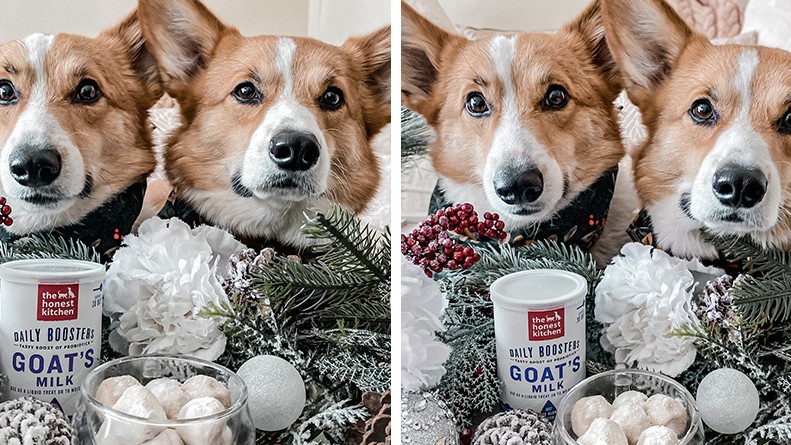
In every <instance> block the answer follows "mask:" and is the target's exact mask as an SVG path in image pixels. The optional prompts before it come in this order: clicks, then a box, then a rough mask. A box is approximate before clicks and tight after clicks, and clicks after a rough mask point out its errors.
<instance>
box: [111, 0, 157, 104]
mask: <svg viewBox="0 0 791 445" xmlns="http://www.w3.org/2000/svg"><path fill="white" fill-rule="evenodd" d="M99 38H101V39H105V40H108V41H110V42H114V43H117V45H118V47H120V48H121V49H122V51H123V52H124V53H125V54H126V56H127V59H128V60H129V63H130V65H131V67H132V69H133V70H134V72H135V75H137V77H138V78H139V79H140V80H141V82H142V83H143V86H144V88H145V91H146V93H147V94H148V95H149V96H150V97H149V101H148V102H150V104H151V105H153V103H154V102H156V100H157V99H159V98H160V97H161V96H162V82H161V80H160V77H159V72H158V71H157V64H156V61H155V60H154V56H153V55H152V54H151V53H150V52H149V50H148V47H147V45H146V44H145V39H144V38H143V33H142V31H141V30H140V21H139V18H138V14H137V11H133V12H132V13H131V14H129V15H128V16H126V18H125V19H123V20H122V21H121V22H120V23H118V24H117V25H115V26H113V27H112V28H109V29H107V30H104V31H103V32H102V33H101V34H100V35H99Z"/></svg>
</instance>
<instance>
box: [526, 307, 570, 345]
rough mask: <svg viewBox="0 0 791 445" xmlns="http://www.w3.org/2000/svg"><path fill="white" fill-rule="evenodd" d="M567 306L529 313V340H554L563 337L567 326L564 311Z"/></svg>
mask: <svg viewBox="0 0 791 445" xmlns="http://www.w3.org/2000/svg"><path fill="white" fill-rule="evenodd" d="M565 309H566V308H562V307H561V308H557V309H555V310H552V311H530V312H528V313H527V338H528V339H529V340H554V339H556V338H560V337H563V335H564V334H565V331H566V328H565V323H564V322H563V313H564V312H565Z"/></svg>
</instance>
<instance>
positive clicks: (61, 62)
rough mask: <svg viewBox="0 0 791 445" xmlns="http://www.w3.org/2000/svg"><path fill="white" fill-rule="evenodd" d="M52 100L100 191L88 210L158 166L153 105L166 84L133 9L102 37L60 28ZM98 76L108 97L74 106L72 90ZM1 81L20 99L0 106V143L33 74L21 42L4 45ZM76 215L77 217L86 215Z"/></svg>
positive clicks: (49, 66) (50, 82) (50, 59)
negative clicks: (7, 82) (150, 121)
mask: <svg viewBox="0 0 791 445" xmlns="http://www.w3.org/2000/svg"><path fill="white" fill-rule="evenodd" d="M44 70H45V73H44V75H45V79H46V88H47V93H48V97H47V106H48V110H49V111H50V112H51V113H52V115H53V116H55V118H56V120H57V122H58V123H59V125H60V126H61V127H62V128H63V129H64V130H65V131H66V133H68V134H69V135H70V137H71V140H72V142H73V143H74V145H75V146H76V147H77V148H78V149H79V150H80V152H81V155H82V159H83V162H84V164H85V168H86V171H87V173H88V174H89V175H91V176H93V178H94V192H93V193H92V195H91V196H89V197H88V198H86V199H83V201H90V202H84V203H81V204H80V206H81V208H82V209H84V211H82V212H81V213H82V215H84V214H85V213H87V212H88V211H90V210H93V209H95V208H97V207H99V206H100V205H101V204H102V203H103V202H104V201H106V200H108V199H110V198H111V197H113V196H114V195H115V194H116V193H119V192H121V191H123V190H124V189H125V188H127V187H128V186H130V185H131V184H132V183H134V182H135V181H137V180H140V179H141V178H144V177H145V176H147V175H148V174H150V173H151V172H152V171H153V170H154V167H155V166H156V160H155V158H154V153H153V150H152V149H151V129H150V127H149V125H148V122H147V119H148V114H147V110H148V108H150V107H151V106H152V105H153V104H154V103H155V102H156V99H157V98H158V97H159V96H160V95H161V93H162V89H161V86H160V83H159V77H158V75H157V73H156V68H155V66H154V62H153V59H151V58H150V56H149V55H148V53H147V52H146V51H145V49H144V46H143V40H142V35H141V33H140V29H139V25H138V21H137V15H136V13H134V12H133V13H132V14H131V15H129V16H128V17H127V18H126V19H124V20H123V21H122V22H121V23H119V24H118V25H116V26H115V27H113V28H111V29H108V30H107V31H104V32H103V33H102V34H100V35H99V36H98V37H97V38H93V39H92V38H87V37H82V36H76V35H67V34H58V35H57V36H55V39H54V41H53V44H52V47H51V48H50V49H49V51H48V52H47V55H46V59H45V61H44ZM85 78H91V79H94V80H95V81H96V82H97V83H98V84H99V86H100V89H101V91H102V98H101V99H100V100H99V101H98V102H97V103H95V104H92V105H75V104H73V103H72V102H71V96H72V93H73V91H74V90H75V88H76V87H77V85H78V84H79V82H80V81H81V80H82V79H85ZM0 79H7V80H10V81H11V82H12V83H13V84H14V85H15V87H16V89H17V90H18V91H19V95H20V100H19V103H18V104H16V105H12V106H0V146H3V145H4V144H5V142H6V140H7V138H8V136H9V135H10V133H11V132H12V131H13V129H14V127H15V125H16V122H17V119H18V118H19V116H20V114H21V113H22V112H23V111H25V109H26V106H27V105H28V102H27V101H26V100H25V99H26V98H27V97H28V95H29V92H30V89H31V88H32V86H33V82H34V80H35V73H34V72H33V69H32V67H31V66H30V65H29V62H28V61H27V59H26V55H25V49H24V44H23V43H22V41H14V42H10V43H8V44H5V45H0ZM82 215H78V216H82Z"/></svg>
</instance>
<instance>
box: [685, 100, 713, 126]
mask: <svg viewBox="0 0 791 445" xmlns="http://www.w3.org/2000/svg"><path fill="white" fill-rule="evenodd" d="M689 115H690V117H692V121H693V122H695V123H696V124H699V125H713V124H714V123H715V122H716V121H717V112H716V111H714V105H712V104H711V102H710V101H709V100H708V99H698V100H696V101H695V102H693V103H692V107H690V109H689Z"/></svg>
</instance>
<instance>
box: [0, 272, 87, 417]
mask: <svg viewBox="0 0 791 445" xmlns="http://www.w3.org/2000/svg"><path fill="white" fill-rule="evenodd" d="M101 326H102V285H101V281H99V282H98V283H83V284H77V283H64V284H52V283H35V284H32V283H31V284H24V283H15V282H7V281H3V283H2V286H0V341H2V344H3V347H2V348H0V359H1V360H0V364H2V372H3V373H4V374H5V375H6V376H8V385H7V386H6V394H5V396H6V397H9V398H18V397H24V396H32V397H36V398H38V399H41V400H44V401H46V402H50V403H53V404H55V405H57V406H60V407H61V408H62V409H63V411H64V412H65V413H66V414H67V415H69V416H71V415H72V414H73V411H74V407H75V403H76V401H77V398H78V397H79V391H80V385H82V382H83V380H84V379H85V376H86V375H87V374H88V373H89V372H90V371H91V369H93V368H94V367H95V366H96V365H97V364H98V360H99V354H100V351H101V343H100V342H101Z"/></svg>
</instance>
